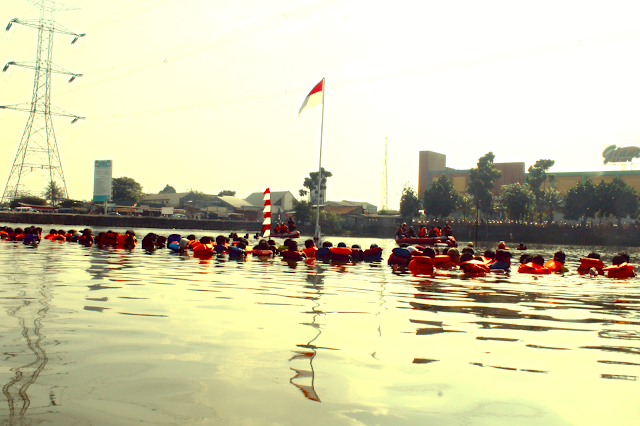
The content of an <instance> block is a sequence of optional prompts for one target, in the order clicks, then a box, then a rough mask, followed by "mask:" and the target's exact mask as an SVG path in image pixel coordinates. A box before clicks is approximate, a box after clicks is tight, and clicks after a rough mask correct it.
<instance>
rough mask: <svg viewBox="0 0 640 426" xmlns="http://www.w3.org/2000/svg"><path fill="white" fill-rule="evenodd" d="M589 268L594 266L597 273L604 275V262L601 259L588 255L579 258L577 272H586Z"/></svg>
mask: <svg viewBox="0 0 640 426" xmlns="http://www.w3.org/2000/svg"><path fill="white" fill-rule="evenodd" d="M591 268H596V271H597V272H598V275H604V262H603V261H602V260H600V259H592V258H590V257H583V258H582V259H580V266H578V273H579V274H588V273H589V270H590V269H591Z"/></svg>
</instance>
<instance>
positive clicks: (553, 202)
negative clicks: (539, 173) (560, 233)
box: [542, 187, 562, 223]
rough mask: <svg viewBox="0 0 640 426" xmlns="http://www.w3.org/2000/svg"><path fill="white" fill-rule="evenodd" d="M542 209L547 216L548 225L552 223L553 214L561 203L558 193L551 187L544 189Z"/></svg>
mask: <svg viewBox="0 0 640 426" xmlns="http://www.w3.org/2000/svg"><path fill="white" fill-rule="evenodd" d="M542 199H543V202H542V204H543V205H544V208H545V209H546V211H547V213H548V214H549V223H551V222H552V221H553V212H554V211H556V209H557V208H558V204H560V202H561V201H562V198H561V196H560V192H558V190H557V189H555V188H553V187H549V188H546V189H545V190H544V195H543V197H542Z"/></svg>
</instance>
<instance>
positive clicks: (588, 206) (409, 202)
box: [400, 152, 638, 223]
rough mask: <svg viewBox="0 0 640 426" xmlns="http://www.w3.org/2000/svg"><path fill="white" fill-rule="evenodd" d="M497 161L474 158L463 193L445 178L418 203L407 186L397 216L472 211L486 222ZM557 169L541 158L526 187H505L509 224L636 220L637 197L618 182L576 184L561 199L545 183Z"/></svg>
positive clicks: (491, 208)
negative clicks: (556, 217)
mask: <svg viewBox="0 0 640 426" xmlns="http://www.w3.org/2000/svg"><path fill="white" fill-rule="evenodd" d="M494 158H495V156H494V154H493V153H492V152H489V153H487V154H485V155H484V156H482V157H480V158H479V159H478V163H477V166H476V167H474V168H472V169H471V170H470V173H469V185H468V186H467V192H466V194H461V193H459V192H458V191H456V190H455V189H454V185H453V182H451V180H450V179H449V178H448V177H447V176H446V175H442V176H440V177H439V178H438V179H437V180H436V181H435V182H432V183H431V186H430V187H429V188H428V189H426V190H425V191H424V193H423V201H422V203H421V201H420V199H419V197H418V194H417V193H416V191H415V189H414V188H413V187H412V186H410V185H409V184H405V186H404V187H403V189H402V196H401V198H400V214H401V215H402V216H403V217H405V218H407V219H408V220H410V219H412V218H413V217H417V216H419V211H420V210H421V209H423V210H424V214H425V216H432V217H434V218H436V219H437V218H445V217H448V216H449V215H451V214H452V213H453V212H456V211H459V212H460V213H461V215H462V216H463V218H465V219H466V217H467V216H468V215H470V214H471V212H472V211H473V210H475V211H476V214H479V213H480V212H482V213H483V216H484V217H485V218H490V217H494V216H495V215H496V206H495V204H494V196H493V189H494V182H495V180H496V179H499V178H500V177H501V176H502V174H501V172H500V171H499V170H498V169H496V168H495V166H494V164H493V160H494ZM554 164H555V161H554V160H549V159H541V160H538V161H536V162H535V164H534V165H532V166H530V167H529V168H528V169H527V171H528V172H529V173H528V176H527V177H525V180H524V184H520V183H513V184H510V185H503V186H502V188H501V192H500V194H499V197H498V200H499V202H500V207H501V210H502V211H503V212H504V214H505V215H506V217H507V218H508V219H510V220H515V221H520V220H526V219H531V220H535V221H538V222H540V223H542V222H543V221H544V218H545V216H547V217H548V221H549V222H551V221H552V219H553V213H554V212H556V211H562V213H563V214H564V217H565V219H567V220H582V221H583V222H585V223H586V221H587V219H594V218H596V217H597V218H600V220H602V219H604V218H607V217H614V218H616V219H618V221H622V219H624V218H626V217H630V218H632V219H636V218H637V217H638V194H637V193H636V191H635V190H634V189H633V188H632V187H630V186H629V185H627V184H626V183H625V182H624V181H623V180H622V179H620V178H617V177H616V178H614V179H613V180H612V181H611V182H605V181H604V180H603V181H601V182H600V183H599V184H595V183H594V182H593V181H591V180H587V181H585V182H579V183H578V184H577V185H576V186H574V187H572V188H570V189H569V190H568V191H567V192H566V194H561V193H560V192H559V191H558V190H557V189H556V188H554V187H553V186H549V187H546V186H545V182H546V181H547V179H548V180H549V181H550V182H553V181H554V180H555V178H554V176H553V175H550V174H548V173H547V172H548V171H549V169H550V168H551V167H553V165H554Z"/></svg>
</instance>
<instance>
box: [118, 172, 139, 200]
mask: <svg viewBox="0 0 640 426" xmlns="http://www.w3.org/2000/svg"><path fill="white" fill-rule="evenodd" d="M111 188H112V191H113V201H114V202H115V203H116V204H118V203H120V204H133V203H135V202H137V201H140V200H142V199H143V198H144V194H143V193H142V185H140V184H139V183H138V182H136V181H135V180H133V179H132V178H130V177H124V176H123V177H119V178H114V179H113V181H112V187H111Z"/></svg>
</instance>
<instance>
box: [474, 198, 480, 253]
mask: <svg viewBox="0 0 640 426" xmlns="http://www.w3.org/2000/svg"><path fill="white" fill-rule="evenodd" d="M479 211H480V203H476V246H475V250H478V224H479V223H480V221H479V220H478V212H479Z"/></svg>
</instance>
